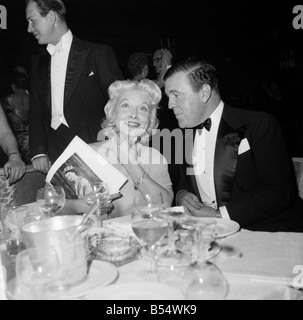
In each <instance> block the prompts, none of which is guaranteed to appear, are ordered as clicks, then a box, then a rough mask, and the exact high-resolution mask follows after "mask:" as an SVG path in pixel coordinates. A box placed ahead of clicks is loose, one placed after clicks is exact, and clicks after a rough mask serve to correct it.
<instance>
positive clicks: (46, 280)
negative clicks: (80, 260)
mask: <svg viewBox="0 0 303 320" xmlns="http://www.w3.org/2000/svg"><path fill="white" fill-rule="evenodd" d="M15 268H16V287H15V292H14V298H15V299H18V300H58V299H61V298H62V296H63V293H64V292H65V290H66V289H67V287H66V286H64V278H65V276H64V273H63V272H62V266H61V263H60V259H59V256H58V253H57V251H56V249H55V248H45V247H34V248H29V249H26V250H24V251H22V252H20V253H19V254H18V255H17V256H16V267H15Z"/></svg>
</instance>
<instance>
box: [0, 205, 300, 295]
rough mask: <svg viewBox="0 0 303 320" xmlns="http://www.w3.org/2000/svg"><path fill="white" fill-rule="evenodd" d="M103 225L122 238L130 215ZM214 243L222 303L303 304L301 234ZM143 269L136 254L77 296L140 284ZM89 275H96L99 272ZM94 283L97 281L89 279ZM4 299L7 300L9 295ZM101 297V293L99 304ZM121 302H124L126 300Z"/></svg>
mask: <svg viewBox="0 0 303 320" xmlns="http://www.w3.org/2000/svg"><path fill="white" fill-rule="evenodd" d="M28 208H29V212H37V208H36V207H35V203H32V204H28ZM104 227H107V228H110V229H111V230H114V231H115V232H116V233H120V234H123V235H131V234H132V227H131V218H130V216H123V217H118V218H114V219H109V220H105V221H104ZM96 233H98V227H96V228H94V227H92V228H91V230H90V234H91V235H93V234H96ZM216 241H217V243H218V245H219V248H220V252H219V254H217V255H216V256H215V257H214V258H212V259H211V262H212V263H214V264H215V265H216V266H217V267H218V268H219V269H220V270H221V272H222V273H223V275H224V276H225V278H226V280H227V282H228V287H229V292H228V295H227V300H303V233H292V232H258V231H249V230H246V229H243V228H239V229H238V230H236V231H234V232H232V233H231V234H228V235H226V236H223V237H220V238H218V239H217V240H216ZM0 251H1V257H2V264H3V265H4V267H5V269H6V277H7V284H8V287H9V284H10V282H11V281H12V280H13V279H14V277H15V266H14V262H15V259H14V258H10V257H8V256H7V255H6V250H5V245H4V244H3V243H2V244H1V245H0ZM105 263H107V264H110V263H109V262H103V264H102V261H99V260H93V261H92V263H91V268H90V270H93V271H92V272H95V273H98V272H100V273H101V274H102V272H103V273H104V272H105V273H106V270H105V269H104V270H105V271H102V270H101V269H102V268H103V267H104V265H105ZM148 265H149V261H147V259H146V257H145V256H144V255H142V253H140V250H139V251H138V254H137V255H136V256H135V257H134V258H133V259H131V261H128V262H126V263H124V264H121V265H119V266H113V268H115V270H116V275H112V277H111V279H108V281H106V282H104V283H100V286H99V288H97V287H96V286H97V284H96V283H94V286H95V287H92V288H88V287H86V292H83V294H82V295H79V297H78V298H81V299H89V296H90V295H89V294H88V293H91V292H93V290H96V289H98V290H99V292H101V291H102V288H104V287H107V288H108V287H109V286H126V287H127V286H129V288H131V287H132V285H134V284H136V285H138V284H140V283H142V284H143V283H145V280H144V279H143V278H142V277H141V276H140V270H142V269H146V268H147V267H148ZM99 269H100V270H99ZM94 276H95V277H98V274H95V275H94ZM88 277H90V275H89V276H88ZM92 277H93V275H92ZM155 281H157V280H155ZM93 282H96V281H94V279H91V283H93ZM90 289H91V290H90ZM100 290H101V291H100ZM180 294H182V292H180ZM80 296H81V297H80ZM108 297H109V296H108ZM8 298H9V299H10V298H11V297H10V296H9V295H8ZM103 298H104V296H102V294H101V295H100V300H101V299H103ZM125 299H128V298H127V296H125ZM168 299H170V298H169V297H168Z"/></svg>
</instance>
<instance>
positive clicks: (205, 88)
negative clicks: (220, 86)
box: [200, 83, 212, 103]
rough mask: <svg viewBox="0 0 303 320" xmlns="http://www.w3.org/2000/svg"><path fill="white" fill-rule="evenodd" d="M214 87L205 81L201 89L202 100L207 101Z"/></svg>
mask: <svg viewBox="0 0 303 320" xmlns="http://www.w3.org/2000/svg"><path fill="white" fill-rule="evenodd" d="M211 93H212V89H211V87H210V85H209V84H207V83H205V84H204V85H203V86H202V89H201V90H200V95H201V98H202V101H203V102H204V103H206V102H207V101H208V100H209V98H210V97H211Z"/></svg>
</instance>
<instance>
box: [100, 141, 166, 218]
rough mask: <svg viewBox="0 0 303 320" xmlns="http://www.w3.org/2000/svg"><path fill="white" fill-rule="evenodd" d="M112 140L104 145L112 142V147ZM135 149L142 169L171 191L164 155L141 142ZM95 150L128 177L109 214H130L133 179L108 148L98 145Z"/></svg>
mask: <svg viewBox="0 0 303 320" xmlns="http://www.w3.org/2000/svg"><path fill="white" fill-rule="evenodd" d="M112 140H113V141H110V140H109V141H106V145H107V146H108V145H110V144H112V146H113V148H114V139H112ZM137 149H138V150H139V153H138V160H139V163H140V165H141V166H142V168H143V169H144V171H145V172H146V173H147V174H148V175H149V176H150V178H151V179H153V180H154V181H155V182H156V183H158V184H159V185H160V186H162V187H164V188H165V189H167V190H169V191H171V192H172V182H171V180H170V176H169V172H168V165H167V161H166V159H165V157H164V156H163V155H162V154H161V153H160V152H159V151H158V150H156V149H154V148H150V147H147V146H144V145H142V144H138V146H137ZM97 151H98V152H99V154H100V155H102V156H103V157H105V158H106V160H107V161H109V162H110V163H111V164H112V165H113V166H114V167H115V168H116V169H118V170H119V171H120V172H121V173H123V174H124V175H125V176H126V177H127V179H128V181H127V182H126V184H125V185H124V186H123V187H122V188H121V190H120V193H121V194H122V197H121V198H119V199H117V200H114V201H113V205H114V207H115V208H114V210H113V212H112V213H111V215H110V216H111V218H115V217H120V216H124V215H127V214H131V213H132V210H133V199H134V195H135V189H134V183H133V180H132V179H131V177H130V176H129V174H128V172H127V171H126V169H125V168H124V167H123V166H122V165H121V164H119V163H117V157H116V155H115V154H114V152H111V150H110V149H108V148H107V149H105V148H103V147H100V148H99V149H98V150H97Z"/></svg>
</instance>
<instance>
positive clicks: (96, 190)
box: [85, 181, 110, 225]
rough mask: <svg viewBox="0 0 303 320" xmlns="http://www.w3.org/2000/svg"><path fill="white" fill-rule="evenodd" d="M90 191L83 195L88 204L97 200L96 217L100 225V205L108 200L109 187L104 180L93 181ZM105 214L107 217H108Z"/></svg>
mask: <svg viewBox="0 0 303 320" xmlns="http://www.w3.org/2000/svg"><path fill="white" fill-rule="evenodd" d="M91 187H92V192H90V193H89V194H87V195H86V196H85V200H86V202H87V203H88V204H89V205H92V204H93V203H94V202H95V201H96V200H97V201H98V209H97V218H98V219H99V220H100V222H101V225H102V219H101V216H102V206H103V205H104V204H105V203H106V202H107V201H108V199H109V196H110V194H109V188H108V185H107V183H106V182H104V181H102V182H101V181H100V182H94V183H93V184H92V186H91ZM108 217H109V216H108V214H107V219H108Z"/></svg>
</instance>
